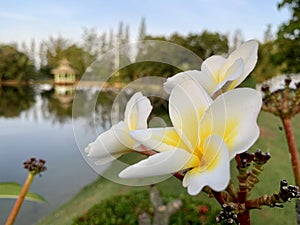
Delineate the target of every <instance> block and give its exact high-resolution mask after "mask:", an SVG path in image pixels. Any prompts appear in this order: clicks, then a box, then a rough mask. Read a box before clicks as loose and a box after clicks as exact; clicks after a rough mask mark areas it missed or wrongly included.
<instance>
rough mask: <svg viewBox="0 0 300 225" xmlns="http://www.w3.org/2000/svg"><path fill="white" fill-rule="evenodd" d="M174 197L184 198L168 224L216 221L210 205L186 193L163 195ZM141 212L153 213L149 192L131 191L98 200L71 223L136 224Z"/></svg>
mask: <svg viewBox="0 0 300 225" xmlns="http://www.w3.org/2000/svg"><path fill="white" fill-rule="evenodd" d="M175 198H180V199H181V200H182V201H183V207H182V208H181V209H180V210H179V211H178V212H177V213H176V214H175V215H173V216H172V217H171V222H170V224H171V225H204V224H215V215H216V213H217V212H216V211H214V210H212V209H211V207H210V206H209V205H205V204H203V203H202V202H201V200H200V199H199V198H197V197H196V198H195V197H191V196H188V195H180V196H179V197H178V196H177V197H176V196H171V195H163V199H164V200H165V202H169V201H172V200H174V199H175ZM141 212H146V213H148V214H149V215H150V216H151V217H152V216H153V214H154V209H153V207H152V205H151V203H150V200H149V192H148V191H139V192H132V193H129V194H126V195H119V196H114V197H111V198H109V199H106V200H104V201H101V203H99V204H96V205H94V206H93V207H92V208H90V209H89V210H88V211H87V212H85V213H84V214H83V215H81V216H79V217H77V218H75V219H74V220H73V225H135V224H136V225H137V224H138V215H139V214H140V213H141Z"/></svg>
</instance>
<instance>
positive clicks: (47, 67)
mask: <svg viewBox="0 0 300 225" xmlns="http://www.w3.org/2000/svg"><path fill="white" fill-rule="evenodd" d="M278 7H279V9H281V8H283V7H287V8H289V9H290V11H291V19H290V20H289V21H287V22H286V23H283V24H282V25H281V26H280V28H279V30H278V32H277V36H276V35H274V34H273V33H272V29H271V28H272V27H271V25H268V26H267V29H266V31H265V33H264V39H263V42H262V43H261V44H260V47H259V53H258V54H259V57H258V63H257V66H256V68H255V70H254V71H253V73H252V75H251V80H252V81H253V82H262V81H264V80H266V79H269V78H271V77H273V76H276V75H278V74H281V73H283V72H287V73H297V72H299V71H300V21H299V19H300V18H299V17H300V0H282V2H280V3H279V4H278ZM81 37H82V41H81V42H78V43H74V42H72V41H71V40H69V39H66V38H65V37H62V36H57V37H54V36H50V37H49V38H48V39H47V40H43V41H42V42H41V43H37V42H35V40H34V39H32V40H31V43H27V44H26V43H25V42H23V43H22V45H21V46H19V48H18V47H17V45H16V44H11V45H0V80H7V79H14V80H19V81H20V80H28V79H31V78H33V79H51V78H52V75H51V73H50V71H51V69H53V68H55V67H57V66H58V63H59V61H60V60H61V59H63V58H67V59H68V60H69V61H70V63H71V65H72V67H73V68H74V69H76V70H77V72H78V78H80V76H81V75H83V74H84V73H87V74H89V76H86V77H85V79H89V80H96V81H107V80H109V82H110V83H111V84H114V83H116V82H125V83H129V82H131V81H133V80H136V79H138V78H141V77H147V76H160V77H169V76H171V75H174V74H176V73H178V72H181V71H183V70H190V69H200V65H199V64H200V63H201V62H200V63H199V60H195V58H193V57H190V56H191V55H189V54H188V53H184V52H180V53H178V51H177V50H178V48H177V49H176V48H174V49H172V48H168V46H165V47H164V46H162V45H161V42H160V43H159V42H157V43H155V42H152V45H150V44H147V43H146V44H145V43H144V44H143V42H141V43H138V44H137V46H134V45H127V46H126V44H127V43H128V42H129V40H130V39H131V38H130V29H129V26H128V25H126V24H123V22H120V23H119V27H118V29H117V31H116V32H114V31H113V30H110V32H109V33H106V32H102V33H100V32H97V30H96V29H95V28H86V27H84V28H83V31H82V35H81ZM229 39H230V40H229ZM144 40H147V41H149V40H154V41H155V40H157V41H167V42H171V43H174V44H177V45H179V46H182V47H183V48H185V49H188V50H190V51H191V52H192V53H193V54H194V55H197V56H198V57H200V58H201V59H203V60H204V59H206V58H208V57H210V56H212V55H222V56H225V57H226V56H227V55H228V52H231V51H233V50H234V49H236V48H237V47H238V46H239V45H240V44H241V43H242V42H244V39H243V34H242V31H241V30H237V31H236V32H235V33H234V34H233V37H231V38H230V35H229V34H226V35H225V34H221V33H218V32H210V31H208V30H204V31H202V32H200V33H189V34H187V35H182V34H179V33H173V34H171V35H169V36H152V35H150V34H148V33H147V30H146V21H145V18H142V20H141V23H140V27H139V31H138V41H144ZM229 43H230V45H229ZM169 46H170V45H169ZM114 48H116V49H117V50H118V51H119V52H118V54H119V63H117V62H116V58H117V57H116V56H115V53H116V50H115V49H114ZM20 49H21V50H20ZM191 58H192V59H191ZM148 59H151V60H148ZM95 60H98V61H97V63H96V64H94V65H93V66H92V70H87V68H88V67H89V66H90V65H91V64H92V63H93V62H94V61H95ZM117 61H118V60H117ZM141 61H144V62H141ZM145 61H148V62H145ZM166 61H167V62H166ZM134 62H135V63H134ZM128 65H129V66H128ZM171 65H173V66H171ZM119 68H120V70H119ZM86 71H88V72H86ZM110 77H111V78H110ZM109 78H110V79H109Z"/></svg>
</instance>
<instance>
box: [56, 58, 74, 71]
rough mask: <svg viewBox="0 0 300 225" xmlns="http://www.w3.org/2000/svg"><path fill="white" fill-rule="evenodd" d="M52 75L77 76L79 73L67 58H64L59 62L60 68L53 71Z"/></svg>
mask: <svg viewBox="0 0 300 225" xmlns="http://www.w3.org/2000/svg"><path fill="white" fill-rule="evenodd" d="M51 73H52V74H54V75H55V74H70V75H75V74H77V71H76V70H75V69H73V68H72V67H71V65H70V62H69V60H67V59H66V58H63V59H62V60H60V62H59V66H58V67H56V68H54V69H52V70H51Z"/></svg>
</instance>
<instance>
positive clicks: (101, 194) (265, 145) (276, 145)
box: [38, 112, 300, 225]
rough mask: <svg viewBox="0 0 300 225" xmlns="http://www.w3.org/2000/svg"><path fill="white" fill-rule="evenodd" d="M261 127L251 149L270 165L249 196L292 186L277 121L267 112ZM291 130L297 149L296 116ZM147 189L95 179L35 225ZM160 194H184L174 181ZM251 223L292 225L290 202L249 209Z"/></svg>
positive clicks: (58, 222)
mask: <svg viewBox="0 0 300 225" xmlns="http://www.w3.org/2000/svg"><path fill="white" fill-rule="evenodd" d="M259 124H260V127H261V137H260V139H259V140H258V141H257V143H256V144H255V145H254V147H253V148H252V150H255V149H256V148H260V149H261V150H262V151H269V152H270V153H271V155H272V158H271V160H270V162H269V163H268V164H267V165H266V166H265V170H264V172H263V173H262V175H261V176H260V180H261V182H259V183H258V184H257V185H256V187H255V189H254V191H253V193H252V196H251V197H256V196H260V195H263V194H272V193H273V192H274V191H277V190H278V189H279V182H280V180H281V179H287V180H288V182H289V183H290V184H292V183H293V175H292V167H291V165H290V158H289V154H288V150H287V144H286V140H285V136H284V132H283V131H282V130H281V129H279V128H280V126H281V122H280V120H279V119H278V118H276V117H274V116H273V115H271V114H269V113H264V112H262V113H261V114H260V117H259ZM293 127H294V131H295V135H296V140H297V142H298V143H297V144H298V146H300V139H299V138H298V139H297V137H300V116H298V117H296V118H294V119H293ZM235 171H236V170H235V163H234V162H232V174H233V178H235V176H234V173H235ZM146 188H147V187H139V188H137V187H129V186H123V185H119V184H115V183H112V182H111V181H108V180H105V179H104V178H99V179H98V180H97V181H95V182H94V183H92V184H90V185H89V186H87V187H85V188H84V189H82V190H81V191H80V192H79V193H78V194H77V195H76V196H75V197H74V198H73V199H72V200H71V201H69V202H67V203H66V204H64V205H63V206H62V207H60V208H59V209H58V210H56V211H55V212H53V213H52V214H50V215H48V216H47V217H45V218H44V219H43V220H41V221H40V222H39V223H38V225H50V224H51V225H68V224H70V223H71V222H72V218H74V217H75V216H78V215H80V214H82V213H84V212H86V211H87V210H88V209H89V208H90V207H91V206H93V205H94V204H95V203H98V202H100V201H101V200H103V199H105V198H109V197H110V196H113V195H118V194H124V193H127V192H129V191H132V190H141V189H146ZM158 188H159V189H160V190H161V191H162V192H172V193H174V194H179V193H186V190H185V189H184V188H182V187H181V184H180V182H179V181H178V180H176V179H175V178H171V179H170V180H167V181H164V182H162V183H160V184H159V185H158ZM198 197H200V198H202V199H203V202H204V203H209V204H211V205H212V206H213V207H219V206H218V205H217V204H216V202H215V200H214V199H208V197H207V196H205V195H204V194H200V196H198ZM251 218H252V224H254V225H255V224H273V225H281V224H285V225H295V224H296V222H295V213H294V202H292V203H288V204H286V205H285V206H284V208H283V209H280V208H272V209H269V208H264V209H263V210H252V212H251Z"/></svg>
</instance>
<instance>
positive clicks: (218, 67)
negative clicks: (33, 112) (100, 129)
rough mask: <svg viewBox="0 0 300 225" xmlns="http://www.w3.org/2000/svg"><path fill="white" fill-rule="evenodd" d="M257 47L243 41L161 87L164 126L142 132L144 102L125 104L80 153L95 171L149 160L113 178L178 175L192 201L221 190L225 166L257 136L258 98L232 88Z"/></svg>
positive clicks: (250, 67) (227, 170)
mask: <svg viewBox="0 0 300 225" xmlns="http://www.w3.org/2000/svg"><path fill="white" fill-rule="evenodd" d="M257 50H258V43H257V42H256V41H254V40H250V41H247V42H245V43H244V44H242V45H241V46H240V47H239V48H238V49H236V50H235V51H234V52H232V53H231V54H230V55H229V57H228V58H224V57H222V56H218V55H215V56H211V57H209V58H207V59H206V60H205V61H204V62H203V64H202V66H201V70H200V71H197V70H191V71H185V72H182V73H179V74H176V75H174V76H173V77H171V78H168V80H167V81H166V83H165V84H164V88H165V90H166V92H168V93H169V94H170V97H169V116H170V119H171V122H172V126H170V127H165V128H148V129H147V118H148V116H149V114H150V112H151V109H152V107H151V105H150V101H149V99H148V98H146V97H145V96H143V95H142V94H141V93H140V92H138V93H136V94H134V95H133V96H132V98H131V99H130V100H129V102H128V104H127V106H126V110H125V115H124V121H121V122H119V123H118V124H116V125H114V126H113V127H112V128H111V129H110V130H108V131H106V132H104V133H102V134H101V135H100V136H99V137H98V138H97V139H96V140H95V142H93V143H91V144H89V146H88V147H87V148H86V153H87V156H88V157H89V158H90V159H92V160H94V161H95V163H96V164H98V165H100V164H103V163H107V162H110V161H112V160H114V159H116V158H117V157H119V156H121V155H123V154H124V153H127V152H130V151H143V150H144V149H151V150H154V151H155V152H156V154H154V155H151V156H149V157H148V158H146V159H144V160H141V161H139V162H138V163H136V164H134V165H131V166H129V167H127V168H125V169H124V170H123V171H122V172H121V173H120V174H119V176H120V177H121V178H144V177H152V176H160V175H166V174H174V173H176V172H179V171H181V172H183V174H184V177H183V180H182V182H183V186H184V187H186V188H187V191H188V193H189V194H191V195H197V194H198V193H199V192H200V191H201V190H202V189H203V187H204V186H209V187H210V188H211V189H213V190H215V191H223V190H224V189H225V188H226V187H227V185H228V183H229V181H230V160H231V159H233V158H234V157H235V156H236V154H240V153H243V152H245V151H247V150H248V149H249V148H250V147H251V146H252V145H253V144H254V142H255V141H256V140H257V138H258V136H259V127H258V125H257V122H256V120H257V116H258V113H259V111H260V108H261V104H262V101H261V96H260V94H259V92H257V91H256V90H254V89H250V88H236V89H234V88H235V87H236V86H238V85H239V84H240V83H241V82H242V81H243V80H244V79H245V78H246V77H247V76H248V75H249V73H250V72H251V71H252V70H253V68H254V66H255V64H256V62H257Z"/></svg>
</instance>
